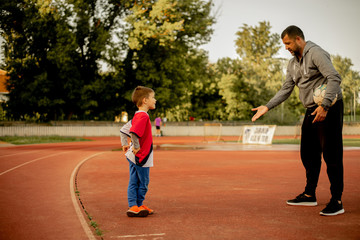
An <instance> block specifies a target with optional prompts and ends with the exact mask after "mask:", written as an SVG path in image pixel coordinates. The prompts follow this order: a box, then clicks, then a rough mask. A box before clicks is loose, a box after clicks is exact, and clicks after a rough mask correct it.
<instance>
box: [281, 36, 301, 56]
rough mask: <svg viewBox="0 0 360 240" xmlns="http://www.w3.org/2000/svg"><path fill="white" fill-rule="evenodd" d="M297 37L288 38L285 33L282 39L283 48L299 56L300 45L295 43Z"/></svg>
mask: <svg viewBox="0 0 360 240" xmlns="http://www.w3.org/2000/svg"><path fill="white" fill-rule="evenodd" d="M297 38H299V37H296V38H289V36H288V35H287V34H286V35H285V37H284V38H283V39H282V41H283V43H284V45H285V49H286V50H288V51H289V52H290V53H291V55H293V56H299V57H301V53H300V49H301V48H300V46H299V45H298V44H297Z"/></svg>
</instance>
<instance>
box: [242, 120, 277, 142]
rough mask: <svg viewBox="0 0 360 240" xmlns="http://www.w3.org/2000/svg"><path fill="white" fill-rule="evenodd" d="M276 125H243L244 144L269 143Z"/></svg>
mask: <svg viewBox="0 0 360 240" xmlns="http://www.w3.org/2000/svg"><path fill="white" fill-rule="evenodd" d="M275 128H276V125H254V126H244V130H243V138H242V139H243V143H244V144H271V143H272V139H273V137H274V133H275Z"/></svg>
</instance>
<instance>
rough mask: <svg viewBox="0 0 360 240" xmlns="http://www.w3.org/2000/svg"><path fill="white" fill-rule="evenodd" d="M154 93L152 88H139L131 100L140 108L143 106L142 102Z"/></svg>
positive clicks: (135, 90)
mask: <svg viewBox="0 0 360 240" xmlns="http://www.w3.org/2000/svg"><path fill="white" fill-rule="evenodd" d="M152 92H154V90H152V89H151V88H148V87H143V86H137V87H136V88H135V89H134V91H133V93H132V95H131V100H132V101H133V103H135V105H136V106H137V107H140V106H141V105H142V100H143V99H144V98H148V97H149V96H150V93H152Z"/></svg>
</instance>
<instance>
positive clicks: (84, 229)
mask: <svg viewBox="0 0 360 240" xmlns="http://www.w3.org/2000/svg"><path fill="white" fill-rule="evenodd" d="M94 140H95V141H92V142H76V143H59V144H39V145H27V146H13V147H2V148H0V191H1V198H0V208H1V215H0V224H1V226H0V239H31V240H32V239H36V240H37V239H66V240H67V239H69V240H72V239H74V240H78V239H84V240H85V239H101V238H102V239H158V240H160V239H360V186H359V184H358V183H359V182H360V174H359V172H360V162H359V161H360V150H359V149H351V150H346V151H345V152H344V166H345V191H344V197H343V202H344V208H345V211H346V212H345V214H343V215H340V216H335V217H322V216H320V215H319V212H320V211H321V210H322V208H324V207H325V205H326V203H327V202H328V200H329V198H330V194H329V183H328V180H327V176H326V172H325V171H326V166H325V164H324V165H323V168H322V172H321V176H320V180H319V186H318V190H317V198H318V203H319V206H317V207H292V206H287V205H286V204H285V201H286V200H287V199H289V198H292V197H295V196H296V195H297V194H299V193H300V192H301V191H302V189H303V186H304V183H305V177H304V170H303V168H302V166H301V162H300V159H299V153H298V151H290V150H289V151H284V150H282V151H260V150H258V151H220V150H217V151H213V150H212V151H208V150H206V149H205V150H196V151H194V150H187V149H180V150H176V149H175V150H169V151H164V150H156V151H155V167H154V168H152V169H151V174H150V175H151V180H150V186H149V189H150V190H149V193H148V195H147V200H146V204H148V205H149V206H150V207H151V208H153V209H154V210H155V211H156V213H155V214H154V215H152V216H149V217H147V218H128V217H126V214H125V212H126V210H127V200H126V188H127V182H128V164H127V162H126V160H125V158H124V154H123V153H122V152H121V151H112V150H113V149H118V148H119V147H120V146H119V138H108V137H107V138H94ZM201 140H202V139H201V138H185V137H183V138H175V137H163V138H155V139H154V142H155V144H156V145H161V144H165V143H167V144H174V145H176V144H188V145H191V144H201ZM159 149H161V148H159ZM77 170H78V171H77ZM75 177H76V184H77V188H78V190H79V192H80V193H79V194H80V198H81V202H82V203H83V205H84V207H85V209H86V211H87V212H88V214H89V215H91V216H92V218H93V221H94V222H96V223H97V224H98V227H99V229H100V230H102V231H103V234H102V237H96V236H95V235H94V234H93V230H94V229H93V228H92V227H89V226H88V224H89V221H88V220H87V219H86V216H85V214H84V211H83V210H82V208H81V206H80V204H79V201H78V200H77V198H76V197H75V194H74V191H75V190H74V179H75ZM79 209H80V215H79V214H78V213H77V211H79Z"/></svg>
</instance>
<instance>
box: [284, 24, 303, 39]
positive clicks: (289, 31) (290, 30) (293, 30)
mask: <svg viewBox="0 0 360 240" xmlns="http://www.w3.org/2000/svg"><path fill="white" fill-rule="evenodd" d="M285 35H288V36H289V38H291V39H295V38H296V37H297V36H299V37H301V38H302V39H303V40H305V36H304V33H303V31H301V29H300V28H299V27H297V26H294V25H291V26H288V27H287V28H286V29H285V30H284V31H283V32H282V33H281V39H284V37H285Z"/></svg>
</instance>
